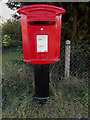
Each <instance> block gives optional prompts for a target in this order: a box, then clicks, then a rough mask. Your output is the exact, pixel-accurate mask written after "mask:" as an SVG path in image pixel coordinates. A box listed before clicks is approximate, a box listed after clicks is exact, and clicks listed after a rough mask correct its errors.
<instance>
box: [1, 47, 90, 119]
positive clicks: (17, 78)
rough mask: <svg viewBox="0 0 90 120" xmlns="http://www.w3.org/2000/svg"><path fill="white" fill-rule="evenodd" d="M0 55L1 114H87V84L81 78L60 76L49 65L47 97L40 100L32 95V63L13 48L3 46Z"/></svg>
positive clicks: (79, 115)
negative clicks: (66, 78) (25, 60)
mask: <svg viewBox="0 0 90 120" xmlns="http://www.w3.org/2000/svg"><path fill="white" fill-rule="evenodd" d="M2 58H3V60H2V64H3V68H2V73H3V74H2V78H3V79H2V85H3V96H2V101H3V102H2V109H3V113H2V116H3V118H87V117H88V85H87V84H85V83H83V84H82V82H81V79H77V82H76V78H74V77H73V78H72V79H71V80H64V79H63V78H62V80H60V78H59V76H58V75H57V74H58V71H57V70H56V68H55V67H52V68H51V70H50V76H51V77H50V99H49V100H48V101H46V103H44V104H40V103H39V102H38V101H36V100H35V99H34V69H33V66H32V65H31V64H28V63H24V62H22V59H23V58H22V53H21V52H20V51H18V50H17V48H15V49H7V50H6V49H4V50H3V57H2ZM56 64H57V65H58V64H59V63H55V65H56ZM59 65H60V64H59ZM51 66H53V65H51ZM51 66H50V67H51ZM60 68H61V66H60ZM52 70H54V72H51V71H52ZM59 75H60V73H59ZM53 76H54V77H53ZM55 76H56V77H55ZM80 82H81V83H80Z"/></svg>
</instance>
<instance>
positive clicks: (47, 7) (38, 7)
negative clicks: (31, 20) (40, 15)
mask: <svg viewBox="0 0 90 120" xmlns="http://www.w3.org/2000/svg"><path fill="white" fill-rule="evenodd" d="M39 10H45V11H52V12H54V13H55V14H56V15H60V14H64V13H65V12H66V10H65V9H63V8H61V7H57V6H53V5H44V4H42V5H40V4H38V5H29V6H24V7H21V8H19V9H18V11H17V12H18V13H19V14H25V15H28V13H29V12H31V11H39Z"/></svg>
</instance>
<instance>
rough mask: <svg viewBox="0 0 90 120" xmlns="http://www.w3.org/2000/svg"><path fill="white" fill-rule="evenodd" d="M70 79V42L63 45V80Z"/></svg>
mask: <svg viewBox="0 0 90 120" xmlns="http://www.w3.org/2000/svg"><path fill="white" fill-rule="evenodd" d="M69 78H70V40H66V43H65V79H69Z"/></svg>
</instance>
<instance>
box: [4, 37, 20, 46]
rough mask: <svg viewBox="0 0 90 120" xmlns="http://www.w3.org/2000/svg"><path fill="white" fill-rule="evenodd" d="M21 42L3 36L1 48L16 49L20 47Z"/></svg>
mask: <svg viewBox="0 0 90 120" xmlns="http://www.w3.org/2000/svg"><path fill="white" fill-rule="evenodd" d="M21 45H22V42H21V41H17V40H11V38H10V36H9V35H4V37H3V40H2V47H3V48H9V47H18V46H21Z"/></svg>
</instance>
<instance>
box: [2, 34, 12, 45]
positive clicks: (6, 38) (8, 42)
mask: <svg viewBox="0 0 90 120" xmlns="http://www.w3.org/2000/svg"><path fill="white" fill-rule="evenodd" d="M2 45H3V47H9V46H10V45H11V38H10V36H9V35H4V38H3V41H2Z"/></svg>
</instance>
